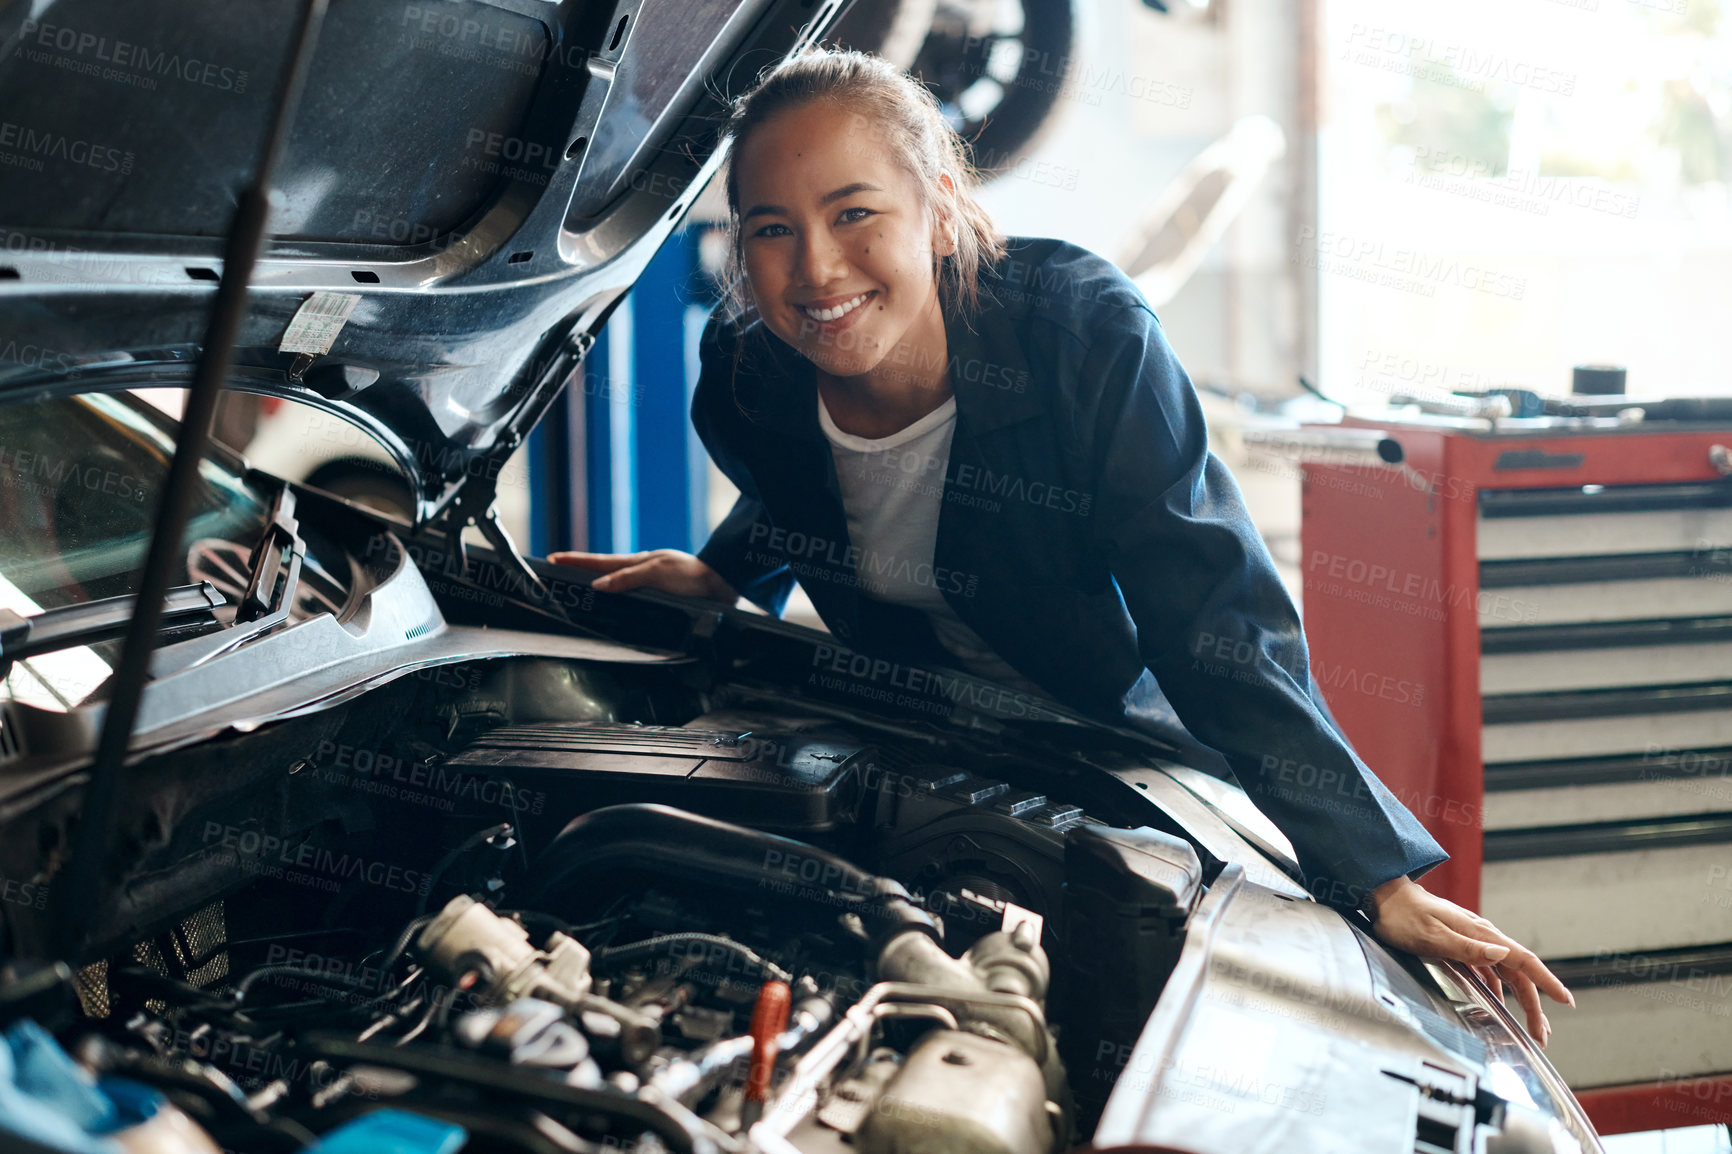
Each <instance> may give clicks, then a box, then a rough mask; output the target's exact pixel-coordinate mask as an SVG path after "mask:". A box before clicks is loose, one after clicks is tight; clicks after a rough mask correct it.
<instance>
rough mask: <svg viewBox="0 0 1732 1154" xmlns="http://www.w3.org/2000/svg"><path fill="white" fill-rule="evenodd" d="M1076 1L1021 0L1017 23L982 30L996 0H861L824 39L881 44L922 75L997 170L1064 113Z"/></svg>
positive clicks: (875, 48) (883, 52)
mask: <svg viewBox="0 0 1732 1154" xmlns="http://www.w3.org/2000/svg"><path fill="white" fill-rule="evenodd" d="M1074 4H1075V0H1018V6H1019V7H1020V8H1021V10H1022V27H1021V28H1020V29H1019V30H1017V31H1014V32H998V31H991V32H988V33H987V34H985V35H977V34H975V33H974V32H973V29H975V28H978V27H979V24H978V23H977V21H978V20H979V19H981V18H983V17H985V18H990V15H991V13H992V12H993V11H994V10H996V9H997V7H998V4H997V2H996V0H856V3H855V4H854V5H853V6H852V7H850V8H849V9H848V11H847V12H845V13H844V14H843V16H842V19H841V20H839V21H838V22H837V23H836V25H835V27H834V28H832V29H831V31H830V34H829V35H828V36H827V37H825V43H826V44H829V45H831V46H833V47H842V48H857V49H859V50H860V51H862V52H872V53H875V54H877V55H879V56H882V57H884V58H885V59H886V60H888V61H890V62H891V63H893V64H895V65H896V66H897V67H899V68H903V69H906V70H907V71H908V72H909V73H911V74H912V75H914V76H915V77H917V78H918V79H919V80H921V81H922V82H923V83H924V84H925V85H926V86H927V87H928V88H929V89H931V90H932V93H933V95H935V96H937V97H938V101H939V104H940V105H941V106H942V107H943V109H944V113H945V116H946V117H947V118H948V119H949V121H950V124H951V126H952V127H953V128H955V129H956V130H957V132H958V133H960V134H961V136H962V138H963V139H964V140H965V141H967V142H968V144H969V148H970V152H971V156H972V158H973V160H974V163H975V166H976V167H977V168H979V169H980V172H981V175H982V176H984V177H987V178H991V177H993V176H996V175H998V174H1000V173H1003V172H1005V171H1008V170H1009V169H1011V168H1014V167H1015V166H1016V163H1017V162H1018V161H1020V160H1022V159H1023V158H1024V157H1025V156H1027V155H1028V154H1029V153H1030V152H1032V151H1033V150H1034V148H1035V146H1036V145H1037V144H1038V143H1039V141H1040V138H1041V136H1042V135H1043V134H1044V132H1045V130H1047V129H1048V128H1050V127H1051V126H1052V125H1053V124H1054V123H1056V121H1057V119H1058V118H1057V117H1056V116H1055V115H1054V112H1055V110H1056V107H1057V105H1058V101H1059V97H1060V96H1061V95H1062V94H1063V92H1064V89H1065V85H1066V84H1067V83H1068V81H1069V79H1070V76H1071V73H1072V71H1073V69H1074V67H1075V65H1074V59H1073V48H1074V45H1075V40H1076V14H1075V10H1074ZM1000 46H1002V47H1000ZM1030 49H1033V54H1032V55H1031V54H1030V52H1029V50H1030Z"/></svg>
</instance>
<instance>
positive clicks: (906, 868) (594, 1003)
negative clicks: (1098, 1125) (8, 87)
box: [13, 663, 1204, 1154]
mask: <svg viewBox="0 0 1732 1154" xmlns="http://www.w3.org/2000/svg"><path fill="white" fill-rule="evenodd" d="M565 676H566V674H565V673H563V672H561V671H560V670H559V669H557V668H554V667H552V666H551V665H550V666H549V667H548V668H541V669H537V668H535V666H534V663H518V664H517V665H516V666H515V667H512V666H507V667H506V668H504V669H503V670H494V671H492V672H490V673H489V674H488V675H487V679H485V680H483V679H481V678H473V677H467V678H466V677H453V678H450V679H448V680H449V681H450V684H448V685H434V684H430V683H429V682H428V679H422V682H421V683H420V684H418V685H414V686H411V687H410V691H409V693H408V694H406V695H405V694H400V695H399V697H400V698H401V700H399V701H398V703H397V704H396V705H393V706H392V707H391V708H389V709H384V710H381V709H380V708H379V707H378V706H377V705H375V706H374V707H372V708H371V709H369V710H368V711H364V712H365V713H369V714H371V715H372V716H373V718H374V720H373V721H372V722H368V723H366V724H369V725H373V726H376V727H377V731H376V732H372V731H368V730H367V729H366V728H365V725H363V728H362V730H361V731H360V732H361V733H362V734H363V740H361V741H350V740H346V739H345V738H346V737H348V736H353V735H354V732H355V731H354V730H353V729H351V730H349V731H346V732H345V733H337V734H331V735H329V736H327V737H325V738H322V739H321V740H320V741H319V742H318V743H317V745H316V746H315V748H314V750H313V754H312V756H310V757H305V758H301V759H300V760H299V761H297V763H296V764H295V766H293V767H291V771H290V774H289V777H288V781H289V782H290V783H291V789H290V796H292V797H295V798H298V800H295V801H293V802H292V804H291V806H290V808H291V809H293V808H296V807H300V808H303V809H305V810H307V811H309V812H315V813H317V814H319V815H321V816H323V817H325V818H326V820H321V821H316V822H313V823H311V824H310V825H307V826H306V827H305V828H303V829H302V830H300V831H298V832H296V831H294V830H293V829H292V826H293V823H284V822H277V823H269V822H254V821H250V820H242V821H238V822H237V821H232V820H229V821H225V820H219V819H218V818H216V817H211V818H208V819H206V820H204V821H202V822H198V823H191V824H192V825H196V826H197V832H198V837H197V841H198V842H199V845H198V847H197V855H198V856H199V857H200V860H201V862H202V864H203V865H205V866H207V867H208V866H210V865H212V863H213V862H214V863H215V864H216V865H218V866H220V867H221V868H222V869H224V870H226V871H227V876H230V877H233V876H236V875H237V874H239V875H244V876H245V877H246V878H247V879H248V882H247V884H246V885H245V886H244V887H241V888H239V889H238V890H236V891H235V892H231V893H230V894H228V895H227V896H226V897H224V898H223V899H221V900H219V901H216V902H213V903H210V904H207V905H206V906H204V907H203V908H201V909H199V910H198V911H197V912H195V913H194V914H192V915H191V916H190V917H185V918H183V919H181V920H179V921H178V922H176V923H175V924H173V925H171V926H169V927H168V928H167V929H166V930H165V931H163V932H160V933H158V934H155V935H153V936H151V937H149V938H146V939H143V940H140V941H138V942H136V943H135V944H134V945H133V946H132V947H131V949H130V950H129V951H126V952H123V954H121V955H119V956H117V957H115V958H112V959H111V960H110V961H109V962H107V963H105V964H98V965H97V966H93V967H87V968H86V969H85V970H83V971H80V972H79V974H78V975H77V989H78V997H79V1000H80V1002H81V1004H82V1011H83V1020H82V1021H80V1022H79V1023H78V1025H76V1026H75V1027H73V1028H71V1029H68V1030H62V1031H60V1032H59V1033H60V1036H61V1037H62V1038H63V1039H69V1040H68V1041H67V1043H66V1044H67V1045H68V1048H69V1049H70V1050H71V1052H72V1053H73V1054H74V1056H75V1057H76V1058H77V1059H78V1060H79V1061H80V1062H81V1063H83V1064H84V1065H86V1066H87V1067H88V1068H90V1069H92V1070H96V1071H102V1072H107V1073H113V1074H119V1075H123V1076H125V1077H127V1078H131V1079H135V1080H138V1081H142V1082H144V1083H146V1084H148V1085H150V1086H153V1087H155V1088H156V1089H158V1090H159V1091H161V1092H162V1093H164V1094H166V1095H167V1096H168V1097H169V1099H170V1100H171V1101H172V1102H173V1103H174V1104H175V1105H176V1106H177V1107H179V1108H180V1109H181V1110H182V1111H184V1112H185V1114H186V1115H187V1116H188V1117H189V1118H190V1119H192V1120H193V1121H194V1122H196V1123H197V1125H198V1126H199V1127H201V1128H202V1129H203V1131H205V1132H207V1133H208V1134H209V1135H210V1136H211V1138H212V1139H213V1140H214V1141H215V1142H217V1143H218V1144H219V1145H220V1146H221V1147H222V1148H224V1149H228V1150H242V1151H253V1150H296V1149H303V1148H305V1147H307V1146H309V1145H312V1144H313V1143H314V1142H315V1141H316V1140H317V1139H318V1138H319V1136H321V1135H325V1134H328V1133H330V1132H332V1131H333V1129H335V1128H337V1127H340V1126H342V1125H344V1124H347V1123H351V1122H354V1121H355V1120H358V1119H363V1118H366V1117H368V1116H371V1115H374V1114H377V1113H379V1112H381V1111H403V1112H407V1113H409V1114H415V1115H424V1116H431V1117H435V1118H439V1119H442V1120H445V1121H447V1122H450V1123H453V1124H455V1125H459V1126H462V1127H463V1128H464V1130H465V1131H466V1132H467V1134H468V1142H469V1146H467V1147H466V1149H468V1150H488V1149H498V1150H502V1151H505V1150H512V1151H515V1150H540V1151H585V1150H598V1149H632V1150H644V1151H654V1150H692V1151H697V1150H732V1149H742V1150H744V1149H760V1150H770V1151H795V1150H797V1151H814V1152H816V1151H842V1150H858V1151H862V1152H865V1154H879V1152H882V1154H893V1152H896V1154H900V1152H919V1151H937V1150H944V1151H956V1150H966V1151H981V1152H988V1151H990V1152H1002V1154H1048V1152H1050V1151H1056V1150H1060V1149H1065V1148H1068V1147H1069V1146H1070V1145H1072V1144H1073V1143H1075V1142H1076V1141H1078V1140H1079V1139H1081V1138H1085V1137H1086V1135H1087V1134H1088V1133H1089V1131H1090V1129H1091V1128H1092V1125H1093V1122H1094V1119H1095V1117H1096V1116H1097V1115H1098V1113H1099V1110H1100V1108H1101V1105H1102V1104H1103V1103H1104V1101H1105V1098H1106V1095H1107V1093H1108V1091H1109V1090H1110V1089H1111V1086H1112V1082H1113V1080H1114V1078H1115V1077H1116V1075H1117V1073H1118V1071H1119V1068H1120V1066H1121V1065H1122V1063H1123V1060H1124V1055H1125V1053H1126V1052H1127V1051H1128V1049H1129V1046H1130V1045H1131V1044H1132V1043H1133V1042H1134V1041H1135V1039H1136V1036H1137V1033H1138V1031H1139V1030H1140V1028H1141V1026H1142V1023H1143V1022H1144V1021H1145V1020H1146V1018H1147V1015H1148V1013H1149V1011H1150V1009H1152V1007H1153V1004H1154V1001H1155V999H1156V998H1157V997H1158V995H1159V993H1160V989H1161V987H1162V985H1163V984H1164V982H1165V980H1166V978H1167V976H1168V975H1169V974H1170V972H1171V969H1172V966H1173V964H1174V962H1175V961H1176V958H1177V954H1178V949H1179V946H1180V945H1181V944H1182V941H1183V934H1184V926H1185V921H1186V918H1187V917H1188V915H1189V913H1190V911H1191V909H1192V908H1193V907H1194V906H1195V903H1196V901H1197V899H1198V897H1199V895H1200V893H1201V890H1202V883H1203V880H1204V868H1203V866H1202V864H1201V863H1200V862H1199V858H1198V854H1197V852H1196V850H1195V849H1194V848H1193V846H1192V844H1191V843H1190V842H1188V841H1186V840H1184V839H1182V838H1180V837H1178V836H1175V834H1174V833H1172V832H1164V831H1162V830H1159V829H1156V828H1152V827H1151V825H1150V824H1146V819H1147V818H1148V816H1149V815H1150V814H1158V811H1155V810H1154V809H1153V807H1144V809H1143V810H1142V811H1141V812H1142V815H1143V818H1144V819H1145V823H1143V824H1139V823H1137V822H1136V820H1135V819H1129V820H1127V818H1126V816H1125V814H1124V813H1119V814H1114V813H1113V812H1111V811H1112V810H1113V809H1114V807H1115V804H1116V803H1114V802H1112V801H1111V800H1110V799H1103V798H1100V797H1092V796H1087V795H1090V791H1089V789H1087V788H1084V786H1083V785H1082V784H1080V783H1079V784H1078V785H1077V791H1078V794H1079V795H1085V803H1086V804H1088V805H1089V806H1090V808H1091V809H1092V810H1095V811H1097V812H1096V813H1087V812H1085V811H1084V808H1083V806H1082V805H1078V804H1071V803H1068V802H1064V801H1060V800H1058V799H1056V798H1053V797H1049V796H1047V795H1046V794H1045V793H1044V792H1042V791H1040V790H1037V789H1034V788H1029V785H1030V784H1031V782H1030V780H1029V779H1028V776H1027V772H1026V771H1027V767H1026V766H1018V765H1016V764H1011V763H1008V762H1002V759H1001V763H1000V764H997V765H996V767H994V766H987V765H984V764H981V763H980V762H979V760H978V758H975V757H973V756H972V755H970V754H969V752H968V751H967V749H965V748H963V747H960V746H952V747H947V746H946V745H944V744H943V743H934V742H930V741H910V740H904V739H901V738H899V737H898V736H897V735H894V734H886V733H881V732H880V733H874V732H871V731H869V730H867V729H863V728H861V727H860V726H858V725H852V724H849V723H848V722H846V721H841V720H837V719H836V718H834V717H825V716H819V715H815V714H811V713H805V712H801V711H799V710H795V709H792V708H783V709H779V710H771V709H766V708H765V704H766V703H765V702H764V701H762V700H757V701H739V702H733V703H726V702H724V703H720V704H722V705H724V706H726V707H725V708H718V707H716V703H711V704H712V707H711V708H710V709H708V710H706V711H705V712H702V713H699V714H696V715H695V716H692V717H691V718H690V719H689V720H687V721H686V722H685V723H684V724H680V725H657V724H642V723H637V722H630V721H620V720H616V719H615V718H616V717H617V716H618V714H619V712H620V710H619V709H618V708H616V707H614V706H612V705H610V706H608V707H606V708H602V707H599V706H598V707H595V708H592V709H589V710H588V711H587V712H589V714H590V715H591V716H590V717H589V718H588V719H584V720H573V719H572V718H573V715H574V714H579V715H581V714H582V713H584V712H585V710H583V709H579V708H575V707H574V705H573V701H574V700H577V699H578V698H581V697H583V693H580V692H578V690H580V689H583V690H584V691H585V692H591V691H593V690H594V686H589V687H587V689H585V687H573V686H571V685H562V686H560V687H558V688H557V690H556V689H554V688H550V685H551V683H550V682H549V681H548V680H547V679H548V678H550V677H551V678H554V679H555V680H558V679H559V678H562V677H565ZM591 696H605V695H597V694H595V693H593V692H591ZM429 702H432V703H434V705H433V706H431V707H430V706H429ZM647 712H653V711H647ZM663 712H664V713H665V712H667V710H666V707H665V706H664V707H663ZM417 718H431V719H432V720H436V721H437V725H429V726H425V727H423V726H418V725H415V724H410V723H408V722H412V721H413V720H414V719H417ZM392 722H394V724H392ZM385 733H389V734H391V735H393V736H391V737H390V738H389V739H387V738H386V737H383V736H381V735H382V734H385ZM983 769H992V770H993V771H994V772H998V773H1002V775H1003V776H999V777H993V776H987V775H986V774H985V773H983V772H980V770H983ZM428 799H434V800H440V799H443V801H444V802H449V803H450V804H449V805H445V804H438V805H435V804H426V802H427V800H428ZM405 801H414V802H416V804H413V805H405V804H404V803H405ZM489 812H491V817H492V820H482V819H483V818H484V817H486V816H487V815H488V814H489ZM1126 812H1129V811H1126ZM333 814H335V815H337V820H335V821H333V820H329V815H333ZM405 815H411V816H412V818H413V820H405ZM1156 824H1159V823H1158V821H1157V822H1156ZM189 828H190V826H189ZM183 858H184V855H183ZM384 863H389V864H388V865H384ZM382 865H383V866H384V868H380V867H381V866H382ZM393 871H394V872H393ZM309 879H311V880H309ZM357 879H359V880H357ZM326 880H328V881H329V883H330V884H328V885H326V884H324V882H325V881H326ZM311 890H320V891H321V900H319V901H312V900H309V891H311ZM13 985H14V988H23V987H22V986H20V985H19V984H18V983H17V982H14V983H13ZM184 1148H186V1149H194V1148H198V1147H191V1146H189V1147H184Z"/></svg>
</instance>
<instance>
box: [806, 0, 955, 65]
mask: <svg viewBox="0 0 1732 1154" xmlns="http://www.w3.org/2000/svg"><path fill="white" fill-rule="evenodd" d="M937 11H938V0H855V2H854V3H853V4H852V5H850V6H849V8H848V10H847V11H846V12H844V13H843V14H842V19H840V20H838V21H836V23H835V24H834V25H833V26H832V27H831V29H830V33H829V35H827V36H825V37H824V43H825V44H826V45H827V46H829V47H832V48H854V49H858V50H859V51H861V52H870V53H872V54H873V55H874V56H882V57H883V58H884V59H886V60H888V61H890V63H892V64H894V65H896V67H898V68H902V69H906V68H907V67H908V66H909V65H910V64H913V63H914V58H915V57H916V56H918V55H920V48H921V45H923V44H925V43H926V34H927V33H928V32H930V31H931V30H932V17H933V15H934V14H935V13H936V12H937Z"/></svg>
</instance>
